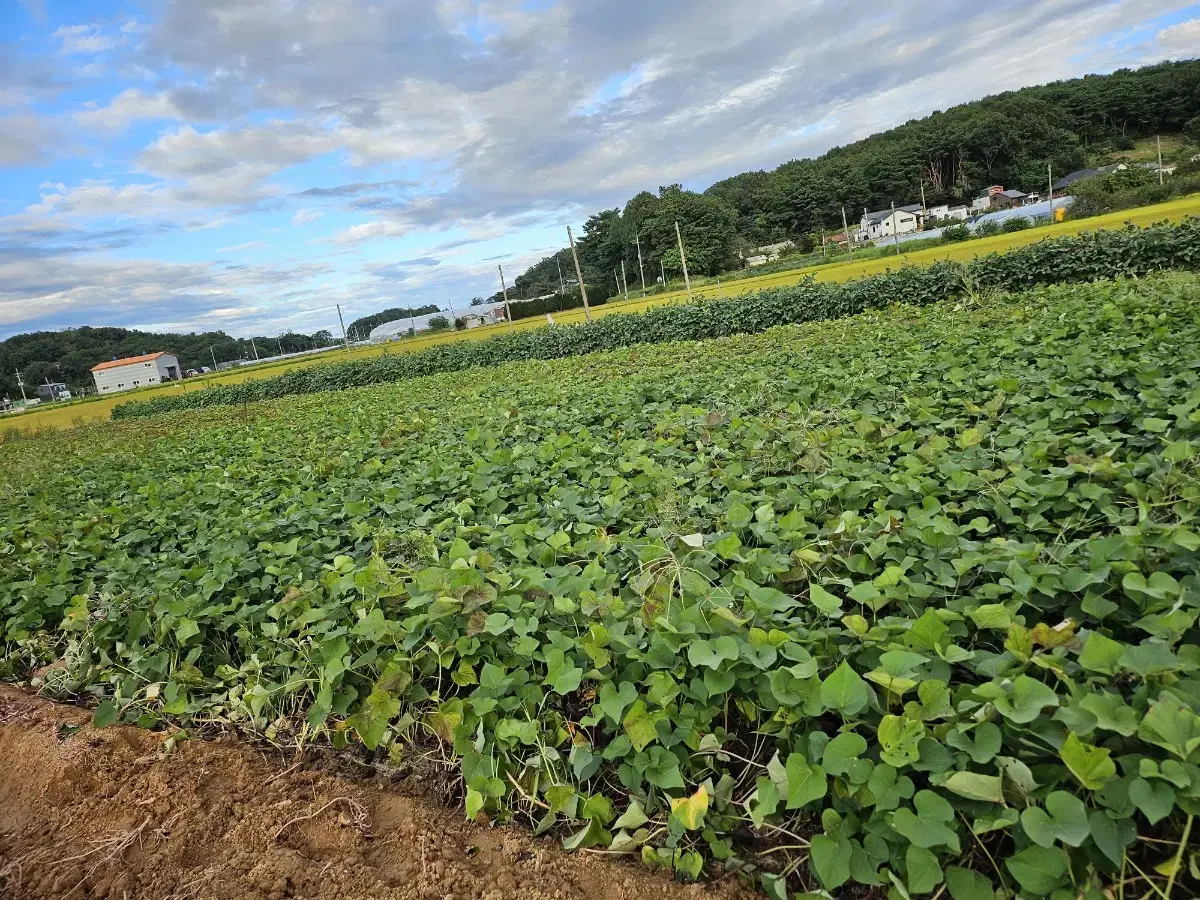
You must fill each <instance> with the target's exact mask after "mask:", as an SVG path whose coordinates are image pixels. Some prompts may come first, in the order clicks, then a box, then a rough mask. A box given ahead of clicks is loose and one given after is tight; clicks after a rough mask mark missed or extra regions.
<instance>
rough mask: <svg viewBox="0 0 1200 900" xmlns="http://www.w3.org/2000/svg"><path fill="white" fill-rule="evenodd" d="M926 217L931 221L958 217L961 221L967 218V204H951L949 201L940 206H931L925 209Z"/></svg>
mask: <svg viewBox="0 0 1200 900" xmlns="http://www.w3.org/2000/svg"><path fill="white" fill-rule="evenodd" d="M925 218H926V219H927V220H929V221H935V222H936V221H944V220H946V219H958V220H959V221H960V222H965V221H966V220H967V208H966V207H965V206H951V205H950V204H949V203H942V204H941V205H939V206H931V207H929V209H927V210H926V211H925Z"/></svg>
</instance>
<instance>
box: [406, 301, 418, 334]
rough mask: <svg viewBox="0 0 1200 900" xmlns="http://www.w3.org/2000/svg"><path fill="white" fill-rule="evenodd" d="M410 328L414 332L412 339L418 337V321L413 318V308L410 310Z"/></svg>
mask: <svg viewBox="0 0 1200 900" xmlns="http://www.w3.org/2000/svg"><path fill="white" fill-rule="evenodd" d="M408 328H409V330H410V331H411V332H412V335H410V336H411V337H416V336H417V320H416V319H415V318H414V317H413V314H412V307H411V306H410V307H409V308H408Z"/></svg>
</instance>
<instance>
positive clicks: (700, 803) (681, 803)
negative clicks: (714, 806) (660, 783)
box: [671, 785, 708, 831]
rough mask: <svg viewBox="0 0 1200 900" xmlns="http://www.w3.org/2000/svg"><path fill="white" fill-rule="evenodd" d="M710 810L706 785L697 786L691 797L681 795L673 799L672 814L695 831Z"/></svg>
mask: <svg viewBox="0 0 1200 900" xmlns="http://www.w3.org/2000/svg"><path fill="white" fill-rule="evenodd" d="M706 812H708V791H707V790H705V788H704V785H700V787H699V788H697V790H696V793H694V794H692V796H690V797H680V798H679V799H678V800H672V801H671V815H672V816H674V817H675V818H676V819H677V820H679V823H680V824H681V825H683V827H684V828H686V829H687V830H688V831H695V830H696V829H698V828H699V827H700V825H701V824H702V823H703V822H704V814H705V813H706Z"/></svg>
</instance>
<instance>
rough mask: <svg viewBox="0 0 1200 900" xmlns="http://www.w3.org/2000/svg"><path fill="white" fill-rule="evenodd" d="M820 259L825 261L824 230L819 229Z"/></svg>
mask: <svg viewBox="0 0 1200 900" xmlns="http://www.w3.org/2000/svg"><path fill="white" fill-rule="evenodd" d="M821 259H825V229H824V228H822V229H821Z"/></svg>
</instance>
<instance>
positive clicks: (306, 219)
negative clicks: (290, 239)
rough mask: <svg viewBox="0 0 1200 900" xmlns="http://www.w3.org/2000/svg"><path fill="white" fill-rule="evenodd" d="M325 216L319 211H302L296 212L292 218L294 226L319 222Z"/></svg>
mask: <svg viewBox="0 0 1200 900" xmlns="http://www.w3.org/2000/svg"><path fill="white" fill-rule="evenodd" d="M323 215H325V213H323V212H321V211H320V210H319V209H300V210H297V211H296V214H295V215H294V216H292V224H293V225H307V224H309V223H310V222H315V221H317V220H318V219H319V218H321V217H322V216H323Z"/></svg>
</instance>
